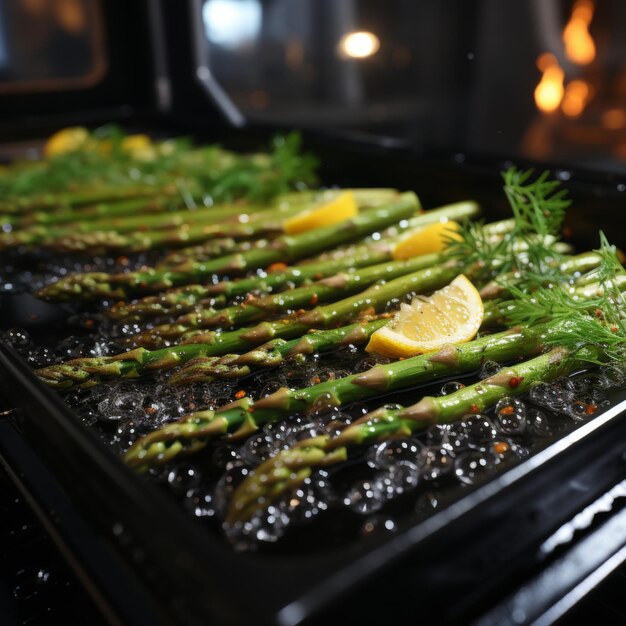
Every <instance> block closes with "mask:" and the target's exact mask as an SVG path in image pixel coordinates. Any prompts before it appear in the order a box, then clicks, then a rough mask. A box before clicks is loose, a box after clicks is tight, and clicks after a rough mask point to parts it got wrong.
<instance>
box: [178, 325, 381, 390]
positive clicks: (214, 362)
mask: <svg viewBox="0 0 626 626" xmlns="http://www.w3.org/2000/svg"><path fill="white" fill-rule="evenodd" d="M388 318H389V314H384V315H383V316H381V317H380V318H379V319H375V320H372V321H371V322H365V321H363V322H357V323H356V324H348V325H347V326H341V327H339V328H332V329H330V330H317V331H311V332H309V333H307V334H306V335H303V336H302V337H299V338H297V339H292V340H291V341H285V340H284V339H274V340H273V341H268V342H267V343H266V344H263V345H261V346H259V347H258V348H255V349H254V350H251V351H250V352H246V353H244V354H226V355H224V356H221V357H199V358H197V359H193V360H192V361H190V362H189V363H188V364H187V366H188V367H186V368H184V369H183V370H181V371H180V372H175V373H173V374H172V376H170V378H169V380H168V383H169V384H171V385H186V384H189V383H194V382H210V381H211V380H212V379H214V378H241V377H243V376H247V375H248V374H250V373H251V372H252V371H255V370H258V369H263V368H269V367H278V366H279V365H281V364H282V363H284V362H285V360H286V359H297V360H298V361H302V360H304V359H306V357H307V356H308V355H310V354H313V353H316V352H321V351H325V350H330V349H333V348H337V347H338V346H339V347H341V346H345V345H359V344H363V343H365V342H366V341H368V340H369V338H370V337H371V335H372V333H373V332H375V331H376V330H378V329H379V328H380V327H381V326H383V325H384V324H386V323H387V321H388Z"/></svg>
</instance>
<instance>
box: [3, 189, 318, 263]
mask: <svg viewBox="0 0 626 626" xmlns="http://www.w3.org/2000/svg"><path fill="white" fill-rule="evenodd" d="M306 205H307V202H305V201H304V199H302V200H301V201H300V202H294V203H292V204H280V205H277V206H274V207H271V208H269V209H264V210H260V209H259V208H258V207H254V210H252V211H249V210H248V211H247V212H242V210H241V208H239V207H233V206H229V207H223V208H212V207H211V208H203V209H198V210H194V211H189V210H183V211H171V212H168V213H162V214H150V215H139V216H133V217H130V218H124V219H117V220H116V219H111V220H109V219H108V218H107V219H105V220H93V221H85V222H79V223H75V224H65V225H63V226H62V227H57V228H50V227H48V226H46V225H44V226H33V227H31V228H27V229H24V230H19V231H15V232H11V233H2V234H0V249H2V248H12V247H16V246H20V245H33V244H37V245H38V247H40V248H41V247H45V248H51V249H53V250H60V251H65V250H70V251H72V250H91V249H94V248H96V247H98V248H106V249H125V250H128V251H139V250H148V249H151V248H155V247H159V246H161V245H164V244H167V243H172V244H173V243H175V242H183V243H187V242H193V241H194V240H197V241H203V240H206V239H209V238H211V237H213V236H215V235H228V236H235V237H237V236H238V237H249V236H252V235H255V234H257V233H260V232H280V231H281V226H282V220H283V219H285V218H287V217H290V216H291V215H295V214H296V213H298V212H300V211H302V210H303V208H304V207H306Z"/></svg>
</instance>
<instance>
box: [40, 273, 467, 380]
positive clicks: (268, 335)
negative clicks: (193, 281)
mask: <svg viewBox="0 0 626 626" xmlns="http://www.w3.org/2000/svg"><path fill="white" fill-rule="evenodd" d="M457 274H458V267H457V265H456V263H454V262H447V263H445V264H441V265H438V266H436V267H430V268H427V269H424V270H420V271H418V272H414V273H412V274H408V275H407V276H402V277H400V278H396V279H395V280H391V281H389V282H388V283H386V284H384V285H374V286H372V287H370V288H369V289H366V290H365V291H363V292H361V293H360V294H357V295H355V296H352V297H350V298H345V299H343V300H340V301H338V302H335V303H333V304H328V305H326V306H323V307H319V306H318V307H316V308H314V309H312V310H310V311H307V312H305V313H304V314H302V315H294V316H290V317H287V318H285V319H282V320H277V321H273V322H261V323H260V324H258V325H257V326H255V327H253V328H242V329H238V330H235V331H231V332H223V333H216V332H214V331H211V332H209V333H204V334H203V335H199V336H197V337H194V338H193V341H194V343H188V344H181V345H176V346H170V347H167V348H162V349H160V350H153V351H150V350H146V349H145V348H136V349H134V350H131V351H130V352H125V353H123V354H119V355H117V356H109V357H94V358H81V359H72V360H71V361H67V362H66V363H61V364H58V365H51V366H49V367H45V368H42V369H39V370H37V371H36V374H37V375H38V376H39V377H40V378H41V379H42V380H43V381H44V382H45V383H46V384H48V385H50V386H52V387H57V388H59V389H68V388H70V387H72V386H75V385H80V386H89V385H93V384H97V383H98V382H100V381H101V380H102V379H109V378H135V377H137V376H140V375H142V374H146V373H150V372H153V371H157V370H167V369H171V368H173V367H175V366H176V365H181V364H183V363H186V362H188V361H189V360H191V359H193V358H196V357H207V356H222V355H224V354H229V353H233V352H244V351H248V350H250V349H251V348H252V347H254V346H258V345H260V344H264V343H266V342H268V341H271V340H272V339H294V338H296V337H301V336H302V335H304V334H305V333H306V332H307V331H308V330H309V329H312V328H332V327H333V326H337V325H342V324H343V323H345V322H346V321H349V320H354V319H356V318H358V317H359V315H361V314H363V313H364V312H366V313H370V312H374V313H375V312H377V311H383V310H384V309H385V308H386V307H387V306H389V303H390V302H394V301H397V300H400V299H404V298H406V297H412V296H413V295H415V294H417V293H423V292H428V291H432V290H434V289H438V288H440V287H442V286H444V285H446V284H448V283H449V282H450V281H451V280H452V279H453V278H454V277H455V276H456V275H457Z"/></svg>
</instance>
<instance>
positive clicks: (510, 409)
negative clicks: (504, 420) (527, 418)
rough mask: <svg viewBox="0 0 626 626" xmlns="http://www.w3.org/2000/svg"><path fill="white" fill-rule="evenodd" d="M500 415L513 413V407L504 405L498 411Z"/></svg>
mask: <svg viewBox="0 0 626 626" xmlns="http://www.w3.org/2000/svg"><path fill="white" fill-rule="evenodd" d="M499 413H500V415H513V413H515V408H514V407H512V406H504V407H502V408H501V409H500V411H499Z"/></svg>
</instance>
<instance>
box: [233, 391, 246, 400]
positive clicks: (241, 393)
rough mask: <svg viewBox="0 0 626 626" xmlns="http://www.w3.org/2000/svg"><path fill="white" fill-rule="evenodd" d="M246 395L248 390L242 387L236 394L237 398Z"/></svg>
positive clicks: (239, 398)
mask: <svg viewBox="0 0 626 626" xmlns="http://www.w3.org/2000/svg"><path fill="white" fill-rule="evenodd" d="M245 397H246V392H245V391H244V390H243V389H240V390H239V391H238V392H237V393H236V394H235V398H237V400H241V398H245Z"/></svg>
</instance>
